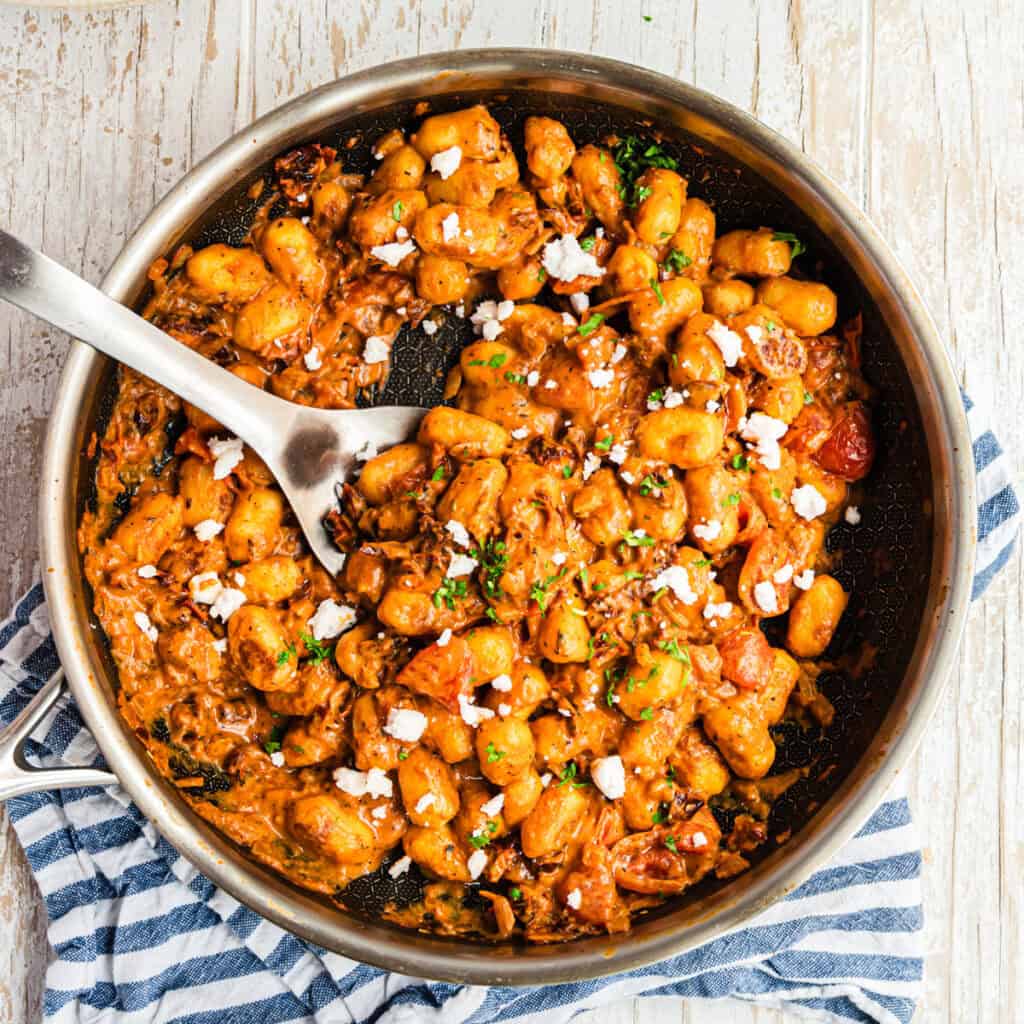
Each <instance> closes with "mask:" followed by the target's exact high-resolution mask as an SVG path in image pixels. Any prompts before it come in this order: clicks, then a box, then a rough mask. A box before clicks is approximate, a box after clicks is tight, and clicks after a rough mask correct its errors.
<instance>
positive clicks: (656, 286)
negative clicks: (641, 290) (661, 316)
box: [651, 277, 665, 306]
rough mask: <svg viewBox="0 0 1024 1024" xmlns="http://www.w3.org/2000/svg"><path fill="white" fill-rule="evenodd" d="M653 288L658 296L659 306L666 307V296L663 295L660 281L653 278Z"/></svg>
mask: <svg viewBox="0 0 1024 1024" xmlns="http://www.w3.org/2000/svg"><path fill="white" fill-rule="evenodd" d="M651 288H653V289H654V294H655V295H657V296H658V305H659V306H664V305H665V296H664V295H663V294H662V291H661V285H660V284H659V283H658V279H657V278H654V277H652V278H651Z"/></svg>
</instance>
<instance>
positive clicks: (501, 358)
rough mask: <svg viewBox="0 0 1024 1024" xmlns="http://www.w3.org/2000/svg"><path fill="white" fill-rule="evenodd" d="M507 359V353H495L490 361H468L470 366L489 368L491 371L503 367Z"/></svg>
mask: <svg viewBox="0 0 1024 1024" xmlns="http://www.w3.org/2000/svg"><path fill="white" fill-rule="evenodd" d="M507 359H508V353H507V352H495V353H494V355H493V356H491V358H490V359H470V361H469V365H470V366H489V367H490V368H491V369H492V370H497V369H498V368H499V367H502V366H504V365H505V362H506V360H507Z"/></svg>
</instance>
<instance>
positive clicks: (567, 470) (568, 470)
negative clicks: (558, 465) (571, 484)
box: [562, 466, 572, 480]
mask: <svg viewBox="0 0 1024 1024" xmlns="http://www.w3.org/2000/svg"><path fill="white" fill-rule="evenodd" d="M571 476H572V466H563V467H562V479H563V480H568V479H569V477H571Z"/></svg>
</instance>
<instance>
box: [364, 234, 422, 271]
mask: <svg viewBox="0 0 1024 1024" xmlns="http://www.w3.org/2000/svg"><path fill="white" fill-rule="evenodd" d="M415 251H416V243H415V242H413V241H411V240H409V241H405V242H388V243H387V244H386V245H375V246H374V247H373V248H372V249H371V250H370V255H371V256H372V257H373V258H374V259H378V260H380V261H381V263H386V264H387V265H388V266H389V267H397V266H398V264H399V263H401V262H402V260H404V259H405V257H406V256H408V255H409V253H411V252H415Z"/></svg>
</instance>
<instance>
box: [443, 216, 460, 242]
mask: <svg viewBox="0 0 1024 1024" xmlns="http://www.w3.org/2000/svg"><path fill="white" fill-rule="evenodd" d="M441 236H442V237H443V238H444V240H445V241H446V242H450V241H451V240H452V239H453V238H458V237H459V215H458V214H457V213H449V214H448V216H447V217H445V218H444V220H442V221H441Z"/></svg>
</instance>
